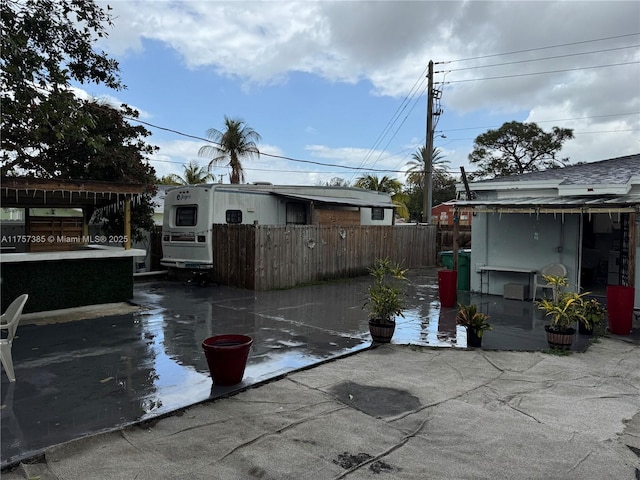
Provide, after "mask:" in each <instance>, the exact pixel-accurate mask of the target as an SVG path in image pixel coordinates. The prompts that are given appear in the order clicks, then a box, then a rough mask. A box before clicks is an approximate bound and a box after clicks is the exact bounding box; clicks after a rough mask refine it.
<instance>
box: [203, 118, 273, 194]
mask: <svg viewBox="0 0 640 480" xmlns="http://www.w3.org/2000/svg"><path fill="white" fill-rule="evenodd" d="M224 124H225V131H224V132H222V131H220V130H217V129H215V128H210V129H209V130H207V138H208V139H209V140H211V141H212V142H215V143H217V144H218V145H204V146H203V147H200V149H199V150H198V155H199V156H201V157H205V158H211V161H210V162H209V170H211V167H212V166H213V165H215V164H218V163H221V162H225V161H227V162H228V163H227V166H228V167H229V168H230V169H231V175H230V178H229V182H230V183H244V180H245V176H244V170H243V168H242V163H241V162H240V159H241V158H243V157H247V158H252V157H254V156H255V157H260V151H259V150H258V147H257V145H256V143H257V142H260V139H261V137H260V134H258V132H256V131H255V130H254V129H253V128H251V127H250V126H248V125H247V124H246V123H245V122H244V121H243V120H240V119H232V118H229V117H227V116H226V115H225V117H224ZM212 157H213V158H212Z"/></svg>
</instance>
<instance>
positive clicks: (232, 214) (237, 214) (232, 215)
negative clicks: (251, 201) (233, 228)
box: [226, 210, 242, 223]
mask: <svg viewBox="0 0 640 480" xmlns="http://www.w3.org/2000/svg"><path fill="white" fill-rule="evenodd" d="M226 218H227V223H242V210H227V214H226Z"/></svg>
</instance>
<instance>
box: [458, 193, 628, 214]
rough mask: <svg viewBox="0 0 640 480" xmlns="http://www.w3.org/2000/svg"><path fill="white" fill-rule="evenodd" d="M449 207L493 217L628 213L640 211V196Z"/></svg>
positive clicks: (500, 201) (523, 200)
mask: <svg viewBox="0 0 640 480" xmlns="http://www.w3.org/2000/svg"><path fill="white" fill-rule="evenodd" d="M448 204H449V205H453V206H457V207H471V208H473V209H474V210H475V211H477V212H489V213H491V212H497V213H536V214H537V213H565V214H566V213H625V212H639V211H640V196H635V195H625V196H607V197H524V198H501V199H493V200H456V201H453V202H448Z"/></svg>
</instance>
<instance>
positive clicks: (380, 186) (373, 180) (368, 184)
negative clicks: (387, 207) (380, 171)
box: [354, 175, 409, 220]
mask: <svg viewBox="0 0 640 480" xmlns="http://www.w3.org/2000/svg"><path fill="white" fill-rule="evenodd" d="M354 186H355V187H358V188H364V189H366V190H374V191H376V192H384V193H388V194H390V195H391V200H392V201H393V203H394V204H395V205H396V207H397V208H396V213H397V214H398V215H400V216H401V217H402V218H404V219H405V220H406V219H407V218H409V210H408V209H407V205H406V200H407V196H406V195H405V194H404V193H402V192H401V190H402V183H400V181H399V180H397V179H395V178H391V177H388V176H386V175H385V176H384V177H382V178H378V177H377V176H376V175H364V176H362V177H360V178H358V180H356V183H355V184H354Z"/></svg>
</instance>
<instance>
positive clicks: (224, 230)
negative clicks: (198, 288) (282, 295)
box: [212, 225, 437, 290]
mask: <svg viewBox="0 0 640 480" xmlns="http://www.w3.org/2000/svg"><path fill="white" fill-rule="evenodd" d="M436 230H437V227H436V226H434V225H415V226H414V225H412V226H333V225H332V226H325V225H321V226H317V225H286V226H285V225H282V226H280V225H278V226H273V225H271V226H268V225H214V226H213V245H214V249H215V251H214V256H213V257H214V260H213V261H214V268H213V274H212V279H213V281H215V282H216V283H220V284H224V285H233V286H237V287H241V288H249V289H253V290H272V289H278V288H289V287H293V286H295V285H300V284H305V283H311V282H315V281H321V280H329V279H336V278H346V277H355V276H358V275H364V274H366V272H367V268H368V267H369V266H370V265H372V264H373V262H374V260H375V259H376V258H389V259H391V260H393V261H397V262H401V263H402V265H403V266H405V267H406V268H416V267H425V266H434V265H435V264H436V253H437V252H436Z"/></svg>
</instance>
